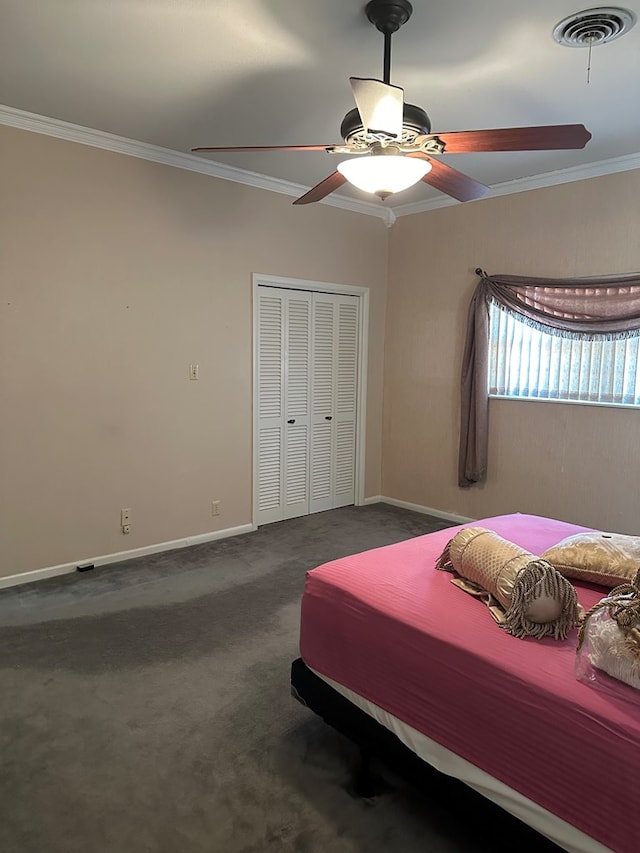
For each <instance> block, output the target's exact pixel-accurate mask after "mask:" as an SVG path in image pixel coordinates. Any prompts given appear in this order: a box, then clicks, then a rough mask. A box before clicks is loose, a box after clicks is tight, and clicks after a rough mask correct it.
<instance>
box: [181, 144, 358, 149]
mask: <svg viewBox="0 0 640 853" xmlns="http://www.w3.org/2000/svg"><path fill="white" fill-rule="evenodd" d="M342 144H344V143H342ZM337 147H338V144H337V143H335V142H334V143H332V144H331V145H219V146H217V147H215V148H192V149H191V150H192V151H331V149H332V148H337Z"/></svg>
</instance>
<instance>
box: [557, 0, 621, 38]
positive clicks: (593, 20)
mask: <svg viewBox="0 0 640 853" xmlns="http://www.w3.org/2000/svg"><path fill="white" fill-rule="evenodd" d="M635 22H636V16H635V14H634V13H633V12H630V11H629V10H628V9H618V8H616V7H615V6H602V7H601V8H597V9H586V10H585V11H584V12H578V13H577V14H576V15H570V16H569V17H568V18H565V19H564V20H562V21H560V23H559V24H557V25H556V26H555V28H554V30H553V37H554V39H555V40H556V41H557V42H558V44H561V45H563V46H564V47H589V46H590V45H591V46H594V45H599V44H606V43H607V42H610V41H613V40H614V39H617V38H618V37H619V36H621V35H624V33H626V32H628V31H629V30H630V29H631V27H632V26H633V25H634V24H635Z"/></svg>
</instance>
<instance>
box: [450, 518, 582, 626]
mask: <svg viewBox="0 0 640 853" xmlns="http://www.w3.org/2000/svg"><path fill="white" fill-rule="evenodd" d="M436 568H438V569H444V570H449V571H454V572H456V574H457V575H458V576H459V577H457V578H452V581H453V583H455V584H457V585H458V586H460V587H461V588H462V589H464V590H465V591H467V592H470V593H472V594H474V595H478V596H479V597H481V598H483V600H484V601H485V603H486V604H487V605H488V606H489V610H490V612H491V614H492V616H493V617H494V619H495V620H496V621H497V622H498V623H499V624H500V625H502V627H503V628H504V629H505V631H506V632H507V633H508V634H512V635H513V636H514V637H537V638H540V637H547V636H552V637H554V638H555V639H559V640H564V639H565V638H566V636H567V634H568V633H569V631H570V630H571V629H572V628H574V627H575V626H576V625H578V624H579V622H580V616H581V609H580V605H579V604H578V599H577V596H576V591H575V589H574V588H573V586H572V585H571V584H570V583H569V581H568V580H566V579H565V578H563V577H562V575H561V574H560V573H559V572H557V571H556V570H555V569H554V568H553V566H552V565H551V564H550V563H548V562H547V561H546V560H541V559H540V558H539V557H536V556H535V555H533V554H530V553H529V552H528V551H525V550H524V548H520V546H519V545H516V544H515V543H513V542H508V541H507V540H506V539H503V538H502V537H501V536H498V534H497V533H494V532H493V531H492V530H485V529H484V528H483V527H466V528H464V529H463V530H460V531H459V532H458V533H456V535H455V536H454V537H453V539H452V540H451V541H450V542H449V543H448V545H447V547H446V548H445V550H444V552H443V554H442V555H441V556H440V558H439V560H438V562H437V564H436Z"/></svg>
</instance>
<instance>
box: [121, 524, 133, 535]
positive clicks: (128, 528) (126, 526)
mask: <svg viewBox="0 0 640 853" xmlns="http://www.w3.org/2000/svg"><path fill="white" fill-rule="evenodd" d="M122 532H123V533H131V525H130V524H123V525H122Z"/></svg>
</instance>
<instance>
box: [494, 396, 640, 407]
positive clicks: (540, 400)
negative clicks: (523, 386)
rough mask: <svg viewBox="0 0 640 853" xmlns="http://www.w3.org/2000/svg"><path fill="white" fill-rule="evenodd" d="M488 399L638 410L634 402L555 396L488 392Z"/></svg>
mask: <svg viewBox="0 0 640 853" xmlns="http://www.w3.org/2000/svg"><path fill="white" fill-rule="evenodd" d="M489 399H490V400H515V401H517V402H519V403H560V404H561V405H563V406H596V407H597V408H600V409H631V410H636V411H638V410H640V406H639V405H636V404H635V403H599V402H597V401H595V400H562V399H558V398H557V397H513V396H510V395H508V394H489Z"/></svg>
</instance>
